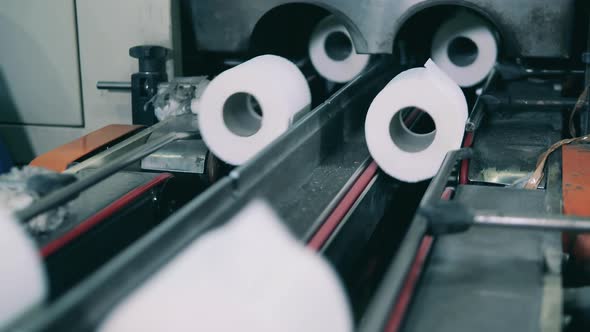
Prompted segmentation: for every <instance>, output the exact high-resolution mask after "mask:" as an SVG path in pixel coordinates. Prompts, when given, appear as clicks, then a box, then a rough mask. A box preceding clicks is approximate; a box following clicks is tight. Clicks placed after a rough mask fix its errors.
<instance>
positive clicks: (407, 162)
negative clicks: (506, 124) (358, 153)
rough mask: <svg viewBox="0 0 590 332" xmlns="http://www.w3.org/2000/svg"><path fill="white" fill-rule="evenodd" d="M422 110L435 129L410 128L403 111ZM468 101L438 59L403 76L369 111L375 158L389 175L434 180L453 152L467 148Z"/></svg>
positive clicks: (367, 132)
mask: <svg viewBox="0 0 590 332" xmlns="http://www.w3.org/2000/svg"><path fill="white" fill-rule="evenodd" d="M409 108H418V109H419V110H421V111H423V112H426V113H427V114H428V115H429V116H430V117H431V118H432V120H433V122H434V125H435V130H434V131H433V132H431V133H428V134H416V133H414V132H412V131H411V130H409V129H408V128H407V127H406V126H405V124H404V122H403V117H402V111H403V110H404V109H409ZM466 120H467V102H466V100H465V96H464V95H463V92H462V91H461V88H460V87H459V86H458V85H457V84H456V83H455V82H453V81H452V80H451V79H450V78H449V77H448V76H447V75H446V74H445V73H444V72H442V71H441V70H440V69H439V68H438V67H437V66H436V64H435V63H434V62H432V60H428V62H427V63H426V65H425V68H414V69H410V70H407V71H404V72H402V73H400V74H399V75H397V76H396V77H395V78H394V79H393V80H391V82H389V83H388V84H387V86H385V88H384V89H383V90H381V92H379V94H378V95H377V96H376V97H375V99H374V100H373V102H372V103H371V106H370V107H369V110H368V112H367V119H366V122H365V137H366V140H367V145H368V147H369V151H370V153H371V156H372V157H373V159H375V161H376V162H377V164H378V165H379V167H381V169H383V171H385V172H386V173H387V174H389V175H391V176H393V177H395V178H397V179H399V180H402V181H405V182H418V181H422V180H426V179H429V178H431V177H433V176H434V175H435V174H436V172H438V169H439V168H440V165H441V163H442V161H443V159H444V157H445V155H446V153H447V152H448V151H451V150H454V149H457V148H459V147H460V146H461V141H462V139H463V133H464V128H465V121H466Z"/></svg>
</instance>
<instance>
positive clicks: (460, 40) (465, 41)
mask: <svg viewBox="0 0 590 332" xmlns="http://www.w3.org/2000/svg"><path fill="white" fill-rule="evenodd" d="M447 53H448V55H449V60H451V62H452V63H453V64H455V65H456V66H459V67H466V66H469V65H470V64H472V63H474V62H475V59H477V56H478V54H479V49H478V48H477V45H476V44H475V42H473V40H471V39H469V38H466V37H457V38H455V39H453V40H452V41H451V42H450V43H449V47H448V49H447Z"/></svg>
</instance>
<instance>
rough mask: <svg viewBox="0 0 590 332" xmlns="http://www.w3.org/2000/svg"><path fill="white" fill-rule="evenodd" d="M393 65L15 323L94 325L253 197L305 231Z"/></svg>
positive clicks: (349, 172)
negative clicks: (264, 201) (52, 300)
mask: <svg viewBox="0 0 590 332" xmlns="http://www.w3.org/2000/svg"><path fill="white" fill-rule="evenodd" d="M399 70H400V68H394V67H393V65H392V64H391V63H385V62H381V63H379V64H376V65H375V66H373V67H372V68H371V69H369V70H368V71H367V72H366V73H365V74H363V75H361V76H359V77H358V78H357V79H355V80H354V81H352V82H350V83H349V84H347V85H346V86H345V87H344V88H342V89H341V90H340V91H339V92H337V93H336V94H335V95H334V96H332V97H331V98H329V99H328V100H327V101H326V102H324V103H323V104H322V105H320V106H319V107H317V108H316V109H315V110H313V111H312V112H310V113H309V114H307V115H306V116H305V117H304V118H302V119H301V120H300V121H299V122H298V123H297V124H296V125H295V126H294V127H293V128H292V129H291V130H290V131H289V132H288V133H287V134H285V135H283V136H281V137H280V138H279V139H278V140H277V141H275V142H274V143H273V144H272V145H271V146H269V147H268V148H267V149H265V150H264V151H263V152H261V153H260V154H259V155H258V156H257V157H256V158H255V159H254V160H252V161H251V162H249V163H247V164H245V165H243V166H242V167H239V168H237V169H236V170H234V171H233V172H232V173H231V174H230V175H229V176H228V177H226V178H223V179H221V180H220V181H218V182H217V183H216V184H215V185H213V186H212V187H211V188H209V190H207V191H205V192H204V193H203V194H201V195H200V196H198V197H197V198H195V199H194V200H193V201H191V202H190V203H188V204H187V205H186V206H184V207H183V208H182V209H180V210H179V211H177V212H176V213H175V214H174V215H172V216H171V217H170V218H168V219H167V220H166V221H164V222H163V223H162V224H161V225H160V226H158V227H157V228H156V229H154V230H153V231H152V232H150V233H149V234H147V235H146V236H145V237H143V238H142V239H140V240H139V241H137V242H136V243H135V244H133V245H132V246H131V247H129V248H128V249H127V250H125V251H124V252H123V253H121V254H120V255H119V256H117V257H116V258H114V259H113V260H112V261H111V262H109V263H108V264H106V265H105V266H104V267H103V268H101V269H100V270H98V271H97V272H96V273H95V274H94V275H92V276H91V277H89V278H88V279H87V280H85V281H84V282H83V283H81V284H80V285H78V286H77V287H75V288H74V289H72V290H71V291H69V292H68V293H66V294H65V295H64V296H63V297H62V298H60V299H58V300H56V301H55V302H54V303H49V304H47V305H46V306H45V307H44V308H41V309H40V310H39V312H37V313H33V314H31V315H30V316H29V317H25V318H24V319H23V320H22V321H21V322H19V323H18V324H17V326H16V328H17V329H19V330H25V331H29V330H31V331H64V330H75V331H82V330H84V331H86V330H94V329H96V327H97V326H98V325H99V324H100V322H101V321H102V319H103V318H104V317H105V315H107V314H108V313H109V312H110V310H111V309H112V308H113V307H115V306H116V304H117V303H118V302H119V301H120V300H121V299H123V298H125V297H126V296H127V295H129V294H130V293H131V292H132V291H133V290H134V289H136V288H137V287H138V286H139V285H141V283H142V282H144V281H145V280H146V279H148V278H149V277H150V276H151V275H153V274H154V273H155V272H156V271H158V270H159V269H160V268H162V267H163V266H164V265H165V264H166V263H167V262H169V261H170V260H171V259H172V258H173V257H174V256H176V255H177V254H178V253H179V252H180V251H181V250H183V249H184V248H185V247H186V246H188V245H189V244H190V243H192V242H193V241H194V240H195V239H196V238H198V237H199V236H200V235H202V234H203V233H204V232H206V231H207V230H209V229H211V228H214V227H217V226H220V225H222V224H223V223H224V222H225V221H226V220H228V219H229V218H230V217H231V216H232V215H233V214H235V213H236V212H237V211H239V210H240V209H241V208H242V207H243V206H244V205H245V204H247V203H248V202H249V201H250V200H251V199H253V198H262V199H266V200H267V201H268V202H269V203H270V204H271V205H272V206H273V207H274V208H275V210H276V211H277V213H278V214H279V215H280V216H281V217H283V219H284V220H285V223H286V224H287V226H288V227H289V228H290V229H291V231H292V232H293V234H294V235H295V236H296V237H298V238H300V239H301V240H302V241H306V240H307V239H309V237H310V236H311V235H312V234H313V233H314V232H315V230H316V229H317V228H318V227H319V226H320V225H321V224H322V222H323V218H325V216H326V213H327V211H328V210H329V209H331V208H333V206H334V200H335V199H337V197H339V196H340V195H341V194H342V193H341V191H342V189H343V188H346V187H347V186H349V185H350V179H351V177H354V176H355V174H356V175H358V174H360V173H361V172H359V169H361V168H364V167H366V164H367V163H366V162H365V161H366V160H367V158H368V157H369V154H368V151H367V148H366V144H365V142H364V135H363V130H362V128H363V123H364V117H365V114H366V110H367V108H368V105H369V103H370V102H371V100H372V99H373V98H374V96H375V95H376V94H377V93H378V92H379V91H380V89H381V88H382V87H383V86H384V85H385V84H386V83H387V82H388V81H389V79H391V78H392V77H393V76H394V75H395V74H396V73H397V72H399ZM279 193H280V194H279ZM303 207H305V209H302V208H303Z"/></svg>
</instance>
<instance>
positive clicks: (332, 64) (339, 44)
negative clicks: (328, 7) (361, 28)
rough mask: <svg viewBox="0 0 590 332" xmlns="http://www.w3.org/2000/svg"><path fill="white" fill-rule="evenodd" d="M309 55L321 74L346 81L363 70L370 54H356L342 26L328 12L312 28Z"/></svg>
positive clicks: (348, 35) (331, 79) (337, 80)
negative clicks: (326, 15)
mask: <svg viewBox="0 0 590 332" xmlns="http://www.w3.org/2000/svg"><path fill="white" fill-rule="evenodd" d="M309 58H310V59H311V63H312V64H313V66H314V67H315V69H316V70H317V72H318V73H319V74H320V75H322V77H324V78H325V79H327V80H330V81H333V82H338V83H346V82H348V81H350V80H352V79H353V78H355V77H356V76H358V75H359V74H360V73H362V72H363V70H365V68H366V67H367V65H368V64H369V59H370V55H368V54H357V53H356V50H355V48H354V44H353V43H352V38H351V37H350V33H349V32H348V30H347V29H346V27H345V26H344V25H343V24H342V23H341V22H340V20H338V18H336V17H335V16H328V17H326V18H325V19H323V20H321V21H320V22H319V23H318V25H317V26H316V27H315V29H314V31H313V32H312V35H311V39H310V41H309Z"/></svg>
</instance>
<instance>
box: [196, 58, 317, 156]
mask: <svg viewBox="0 0 590 332" xmlns="http://www.w3.org/2000/svg"><path fill="white" fill-rule="evenodd" d="M310 105H311V92H310V91H309V86H308V85H307V81H306V79H305V76H303V74H302V73H301V71H300V70H299V68H297V66H295V64H293V63H292V62H290V61H289V60H287V59H284V58H281V57H279V56H275V55H262V56H259V57H256V58H253V59H251V60H249V61H246V62H244V63H242V64H240V65H238V66H236V67H234V68H231V69H229V70H227V71H225V72H223V73H221V74H219V75H218V76H217V77H215V79H213V81H211V83H209V86H208V87H207V88H206V89H205V92H203V96H202V98H201V102H200V107H199V109H200V110H199V128H200V131H201V136H202V137H203V140H204V141H205V143H206V144H207V146H208V147H209V149H210V150H211V151H212V152H213V154H215V155H216V156H217V157H219V158H220V159H221V160H223V161H225V162H226V163H228V164H232V165H240V164H243V163H245V162H246V161H248V160H249V159H250V158H252V157H253V156H254V155H256V154H257V153H258V152H260V151H261V150H262V149H264V148H265V147H266V146H267V145H268V144H270V143H271V142H272V141H273V140H275V139H276V138H278V137H279V136H280V135H281V134H283V133H284V132H286V131H287V130H288V129H289V127H290V126H291V124H292V123H293V121H294V119H295V118H296V116H298V115H299V114H300V113H301V112H305V111H307V110H309V108H310Z"/></svg>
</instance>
